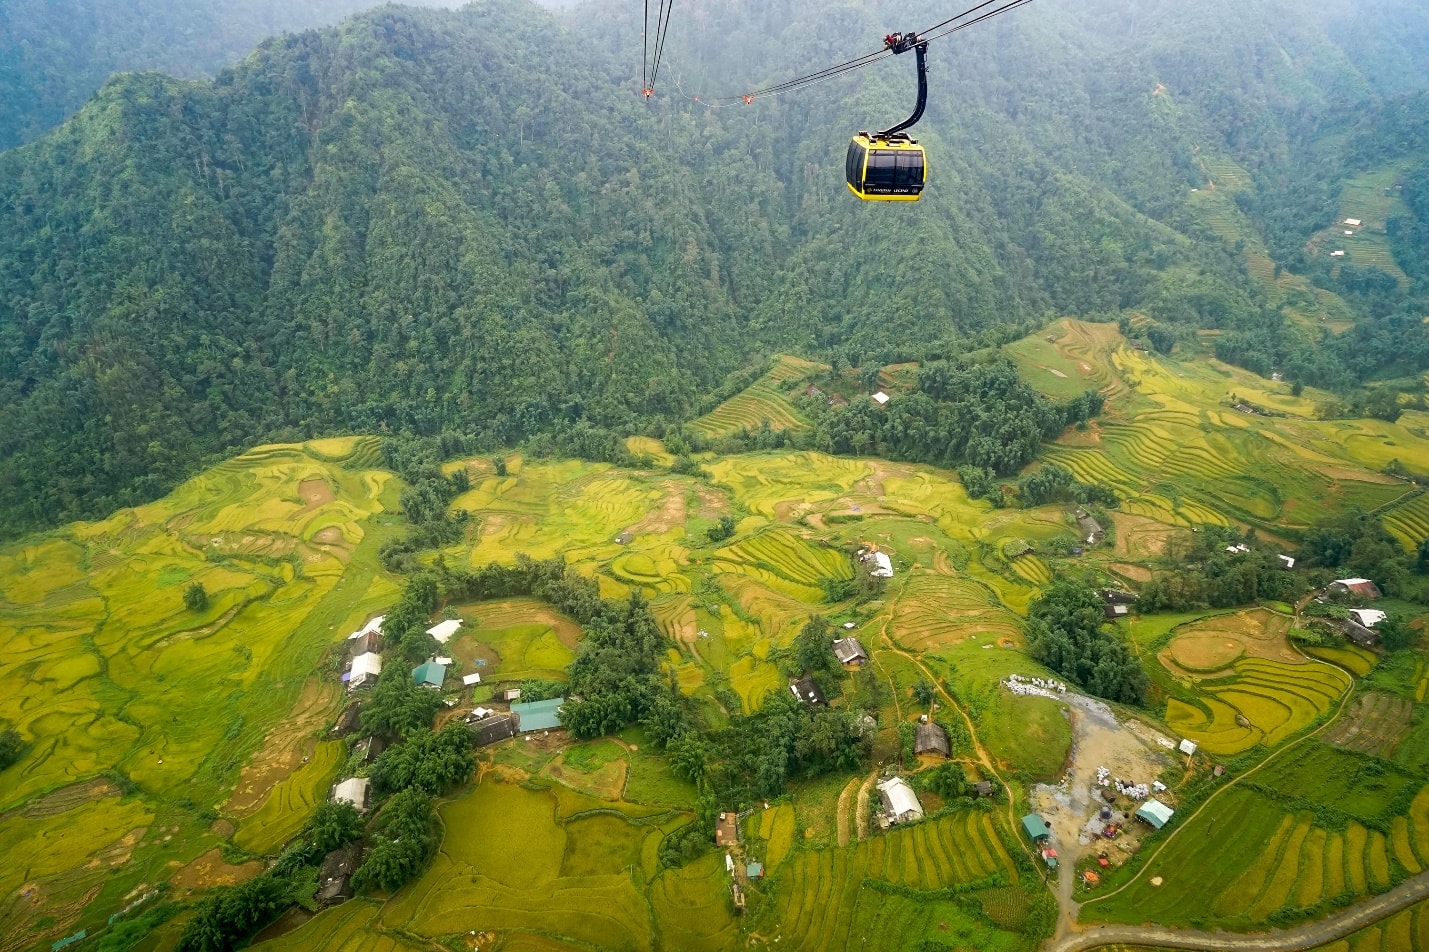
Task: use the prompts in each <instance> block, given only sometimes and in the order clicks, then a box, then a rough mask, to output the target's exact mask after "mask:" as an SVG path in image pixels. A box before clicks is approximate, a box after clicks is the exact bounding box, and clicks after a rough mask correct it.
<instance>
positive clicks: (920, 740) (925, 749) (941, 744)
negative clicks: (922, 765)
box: [913, 722, 953, 757]
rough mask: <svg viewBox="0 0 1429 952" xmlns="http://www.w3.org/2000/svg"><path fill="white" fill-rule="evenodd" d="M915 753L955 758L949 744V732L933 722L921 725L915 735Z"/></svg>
mask: <svg viewBox="0 0 1429 952" xmlns="http://www.w3.org/2000/svg"><path fill="white" fill-rule="evenodd" d="M913 753H915V754H942V755H943V756H944V757H951V756H953V750H952V745H951V744H949V743H948V732H947V731H945V730H943V729H942V728H941V727H940V726H938V725H937V724H933V723H931V722H929V723H926V724H919V725H918V727H917V730H916V731H915V732H914V734H913Z"/></svg>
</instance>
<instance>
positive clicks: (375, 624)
mask: <svg viewBox="0 0 1429 952" xmlns="http://www.w3.org/2000/svg"><path fill="white" fill-rule="evenodd" d="M386 618H387V616H386V615H378V616H377V617H376V618H374V619H372V620H371V621H369V622H368V623H367V624H365V625H363V626H362V627H361V628H359V629H358V630H357V631H354V632H353V633H352V634H350V635H348V636H347V640H348V641H356V640H357V639H358V638H361V637H362V636H363V635H370V634H372V633H373V632H376V633H377V634H379V635H380V634H382V622H383V621H385V620H386Z"/></svg>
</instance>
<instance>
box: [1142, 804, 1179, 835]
mask: <svg viewBox="0 0 1429 952" xmlns="http://www.w3.org/2000/svg"><path fill="white" fill-rule="evenodd" d="M1175 812H1176V811H1175V810H1173V809H1171V808H1170V807H1168V806H1167V805H1166V804H1164V803H1162V802H1161V801H1160V800H1157V799H1155V798H1154V797H1153V798H1152V799H1150V800H1147V801H1146V802H1145V803H1143V804H1142V805H1141V808H1140V809H1139V810H1137V811H1136V816H1137V818H1138V819H1142V820H1145V821H1146V822H1147V823H1150V824H1151V825H1152V826H1154V827H1156V829H1158V830H1159V829H1161V828H1162V827H1163V826H1165V825H1166V822H1167V821H1168V820H1170V819H1171V815H1172V814H1173V813H1175Z"/></svg>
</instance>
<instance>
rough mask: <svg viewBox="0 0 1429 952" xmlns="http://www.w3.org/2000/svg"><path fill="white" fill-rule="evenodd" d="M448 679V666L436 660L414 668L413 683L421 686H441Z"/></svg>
mask: <svg viewBox="0 0 1429 952" xmlns="http://www.w3.org/2000/svg"><path fill="white" fill-rule="evenodd" d="M446 680H447V666H446V665H444V664H439V663H438V662H436V661H427V662H425V663H423V664H419V665H417V666H416V667H415V668H413V669H412V683H413V684H415V685H416V686H417V687H419V688H436V689H437V690H441V687H442V685H443V684H444V683H446Z"/></svg>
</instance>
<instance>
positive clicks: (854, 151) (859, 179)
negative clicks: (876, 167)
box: [844, 142, 868, 190]
mask: <svg viewBox="0 0 1429 952" xmlns="http://www.w3.org/2000/svg"><path fill="white" fill-rule="evenodd" d="M867 154H868V150H866V149H865V148H864V147H863V146H861V145H859V144H858V143H857V142H850V143H849V144H848V159H847V160H846V161H845V163H844V179H845V180H846V181H847V182H848V184H849V185H851V186H853V187H854V188H857V189H860V190H861V189H862V188H863V160H864V158H865V156H866V155H867Z"/></svg>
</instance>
